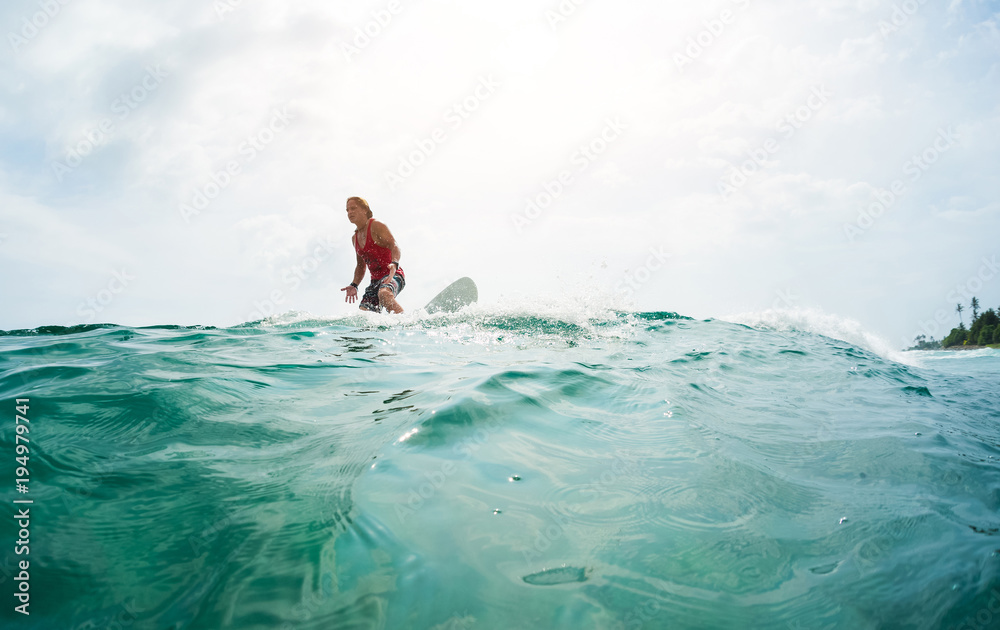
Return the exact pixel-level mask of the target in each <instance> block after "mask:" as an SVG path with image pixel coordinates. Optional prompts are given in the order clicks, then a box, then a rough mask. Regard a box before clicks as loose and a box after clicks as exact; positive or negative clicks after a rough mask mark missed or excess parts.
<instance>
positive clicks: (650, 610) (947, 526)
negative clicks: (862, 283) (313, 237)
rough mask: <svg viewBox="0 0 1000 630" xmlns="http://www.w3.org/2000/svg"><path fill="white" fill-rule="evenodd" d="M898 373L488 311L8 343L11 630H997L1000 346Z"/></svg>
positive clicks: (654, 316)
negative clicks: (22, 589) (24, 611)
mask: <svg viewBox="0 0 1000 630" xmlns="http://www.w3.org/2000/svg"><path fill="white" fill-rule="evenodd" d="M883 355H884V356H883ZM883 355H880V354H876V353H875V352H873V351H872V350H870V349H868V348H866V347H865V346H864V345H855V344H852V343H848V342H846V341H840V340H838V339H835V338H832V337H829V336H824V335H821V334H817V332H815V331H810V330H807V329H804V327H801V326H799V327H796V326H794V325H789V326H783V327H782V326H777V327H776V326H766V327H753V328H752V327H748V326H745V325H742V324H737V323H729V322H726V321H720V320H710V321H698V320H692V319H689V318H685V317H681V316H678V315H675V314H671V313H640V314H625V313H614V312H599V313H589V312H571V313H562V314H560V313H557V312H552V313H534V314H531V313H529V312H522V313H517V312H499V311H495V312H490V311H489V309H485V308H482V309H479V310H472V311H469V312H465V313H462V314H457V315H440V316H435V317H416V316H404V317H403V318H402V319H392V318H390V317H388V316H357V317H351V318H347V319H314V318H308V317H305V316H294V315H287V316H284V317H283V318H280V319H275V320H269V321H264V322H256V323H249V324H244V325H241V326H236V327H233V328H226V329H222V328H219V329H216V328H198V327H193V328H192V327H151V328H128V327H121V326H110V325H109V326H84V327H77V328H43V329H38V330H34V331H16V332H9V333H4V334H2V335H0V391H2V396H0V404H2V405H4V407H5V408H4V409H3V413H2V414H0V418H2V419H3V424H2V425H0V431H2V436H3V440H2V444H3V451H5V453H3V454H2V455H0V459H2V460H3V465H2V466H0V474H2V478H3V479H4V480H5V481H3V482H2V484H0V487H3V490H4V495H3V496H4V497H6V498H7V499H6V500H5V502H6V503H7V504H8V507H7V508H5V510H4V517H3V518H2V520H0V593H2V596H0V602H3V603H2V606H0V625H2V627H3V628H5V629H7V628H10V629H22V628H32V629H35V628H46V629H48V628H53V629H60V630H62V629H69V630H82V629H90V628H93V629H102V630H103V629H105V628H135V629H146V628H150V629H181V628H192V629H195V628H197V629H202V628H204V629H220V628H246V629H258V628H259V629H281V630H284V629H293V628H295V629H298V628H302V629H316V630H319V629H330V628H352V629H362V628H388V629H395V628H421V629H422V628H437V629H459V628H573V629H577V628H580V629H598V628H621V629H629V630H631V629H638V628H720V629H722V628H725V629H734V628H782V629H799V628H820V629H824V628H998V627H1000V352H998V351H996V350H981V351H970V352H937V353H907V354H898V355H897V354H891V353H883ZM17 398H29V399H30V410H29V416H28V417H29V420H30V434H28V437H29V438H30V447H31V450H30V466H29V468H30V482H29V492H28V494H27V495H19V494H18V493H16V492H15V490H14V483H15V482H14V479H15V466H16V464H15V462H14V457H15V454H14V449H15V444H14V425H15V405H16V403H15V400H16V399H17ZM23 496H28V497H30V498H31V500H33V501H34V503H33V504H32V505H31V515H32V517H31V524H30V537H31V540H30V555H28V556H15V554H14V549H15V547H16V542H15V539H16V537H17V535H18V526H17V525H16V522H15V520H14V518H13V514H14V509H13V504H12V503H11V501H12V500H14V499H18V498H23ZM23 558H28V559H30V569H31V570H30V593H31V607H30V611H31V615H30V617H25V616H23V615H20V614H17V613H15V612H14V606H15V605H17V603H18V602H17V600H16V599H15V598H14V597H13V593H14V591H15V589H16V588H17V587H16V585H15V580H14V573H13V572H12V571H13V570H14V564H15V562H16V561H17V560H21V559H23Z"/></svg>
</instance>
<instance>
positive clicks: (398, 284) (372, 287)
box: [361, 271, 406, 313]
mask: <svg viewBox="0 0 1000 630" xmlns="http://www.w3.org/2000/svg"><path fill="white" fill-rule="evenodd" d="M405 286H406V279H405V278H403V276H402V275H400V273H399V271H396V275H394V276H393V277H392V278H383V279H382V280H380V281H379V282H372V283H371V284H369V285H368V288H367V289H365V296H364V297H363V298H361V308H362V309H364V310H366V311H375V312H376V313H378V312H379V311H381V310H382V307H381V306H379V303H378V291H379V289H381V288H382V287H386V288H388V289H389V290H390V291H392V294H393V295H399V292H400V291H402V290H403V287H405Z"/></svg>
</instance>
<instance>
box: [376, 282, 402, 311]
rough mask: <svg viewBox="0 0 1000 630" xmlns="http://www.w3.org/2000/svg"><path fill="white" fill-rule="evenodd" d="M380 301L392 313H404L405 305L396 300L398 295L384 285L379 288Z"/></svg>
mask: <svg viewBox="0 0 1000 630" xmlns="http://www.w3.org/2000/svg"><path fill="white" fill-rule="evenodd" d="M378 303H379V305H381V306H382V308H384V309H385V310H387V311H389V312H390V313H396V314H399V313H402V312H403V307H402V306H400V305H399V302H397V301H396V296H395V295H393V294H392V289H389V288H386V287H382V288H381V289H379V290H378Z"/></svg>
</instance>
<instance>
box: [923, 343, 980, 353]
mask: <svg viewBox="0 0 1000 630" xmlns="http://www.w3.org/2000/svg"><path fill="white" fill-rule="evenodd" d="M987 348H993V349H994V350H1000V344H996V343H993V344H990V345H988V346H948V347H947V348H907V351H910V350H913V351H917V352H942V351H944V352H947V351H950V350H959V351H961V350H984V349H987Z"/></svg>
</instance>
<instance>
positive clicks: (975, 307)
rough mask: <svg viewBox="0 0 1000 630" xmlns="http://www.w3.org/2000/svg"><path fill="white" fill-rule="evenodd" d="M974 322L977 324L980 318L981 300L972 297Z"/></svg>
mask: <svg viewBox="0 0 1000 630" xmlns="http://www.w3.org/2000/svg"><path fill="white" fill-rule="evenodd" d="M970 306H972V323H973V324H975V323H976V320H977V319H979V300H977V299H976V298H972V304H971V305H970Z"/></svg>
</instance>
